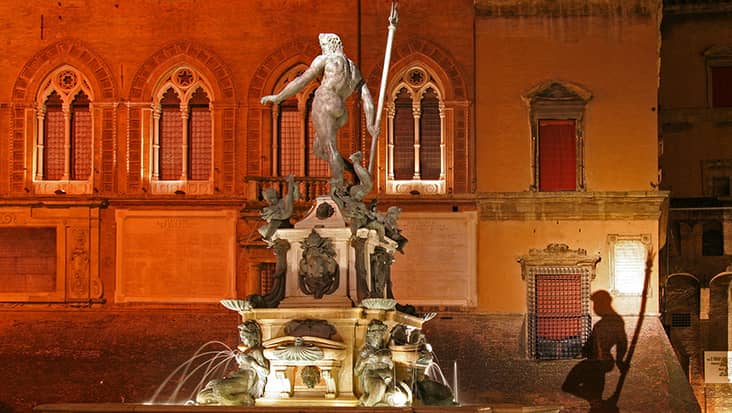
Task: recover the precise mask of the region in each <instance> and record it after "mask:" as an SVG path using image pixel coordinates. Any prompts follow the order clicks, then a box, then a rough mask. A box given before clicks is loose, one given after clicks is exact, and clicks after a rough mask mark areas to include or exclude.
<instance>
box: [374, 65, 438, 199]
mask: <svg viewBox="0 0 732 413" xmlns="http://www.w3.org/2000/svg"><path fill="white" fill-rule="evenodd" d="M442 95H443V94H442V92H441V90H440V87H439V86H438V85H437V82H436V81H435V78H434V77H433V75H432V74H430V72H429V71H428V70H426V69H424V68H423V67H421V66H413V67H410V68H408V69H407V70H405V71H403V72H402V73H401V76H400V77H399V80H398V83H397V85H396V87H394V88H393V89H392V93H391V95H390V99H389V102H388V107H387V110H388V131H387V157H386V158H387V162H386V167H387V173H386V191H387V193H409V192H410V191H418V192H419V193H425V194H444V193H446V189H447V188H446V187H447V186H446V166H447V165H446V143H445V141H446V133H445V104H444V102H443V97H442Z"/></svg>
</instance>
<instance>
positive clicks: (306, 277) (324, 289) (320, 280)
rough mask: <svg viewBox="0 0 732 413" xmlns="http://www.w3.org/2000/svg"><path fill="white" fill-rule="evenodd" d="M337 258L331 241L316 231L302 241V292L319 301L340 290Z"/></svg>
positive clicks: (300, 283)
mask: <svg viewBox="0 0 732 413" xmlns="http://www.w3.org/2000/svg"><path fill="white" fill-rule="evenodd" d="M335 256H336V251H335V249H334V248H333V245H332V242H331V240H329V239H328V238H322V237H321V236H320V235H319V234H318V233H317V232H315V230H313V231H312V232H311V233H310V235H308V237H307V238H305V240H304V241H302V258H300V264H299V277H298V281H299V285H300V290H302V292H304V293H305V294H307V295H312V296H314V297H315V298H318V299H319V298H323V296H324V295H328V294H332V293H334V292H335V291H336V290H337V289H338V282H339V271H338V262H337V261H336V260H335V258H334V257H335Z"/></svg>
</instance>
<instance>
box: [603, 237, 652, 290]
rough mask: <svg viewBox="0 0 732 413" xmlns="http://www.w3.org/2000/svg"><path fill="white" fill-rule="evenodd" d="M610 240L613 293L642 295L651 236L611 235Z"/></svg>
mask: <svg viewBox="0 0 732 413" xmlns="http://www.w3.org/2000/svg"><path fill="white" fill-rule="evenodd" d="M608 240H609V243H610V268H611V272H612V284H613V287H612V290H613V293H614V294H619V295H641V294H642V293H643V282H644V281H645V275H646V256H647V254H648V246H649V245H650V242H651V241H650V235H637V236H636V235H630V236H626V235H609V236H608Z"/></svg>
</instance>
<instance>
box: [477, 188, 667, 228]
mask: <svg viewBox="0 0 732 413" xmlns="http://www.w3.org/2000/svg"><path fill="white" fill-rule="evenodd" d="M477 202H478V210H479V211H480V219H481V220H482V221H509V220H517V221H523V220H657V219H660V218H661V213H662V212H663V210H664V209H665V208H667V206H668V192H665V191H658V192H640V191H638V192H502V193H482V194H479V195H478V199H477Z"/></svg>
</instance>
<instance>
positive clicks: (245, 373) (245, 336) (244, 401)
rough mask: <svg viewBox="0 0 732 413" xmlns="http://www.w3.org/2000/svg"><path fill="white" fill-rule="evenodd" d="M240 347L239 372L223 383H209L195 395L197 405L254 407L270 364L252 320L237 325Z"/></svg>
mask: <svg viewBox="0 0 732 413" xmlns="http://www.w3.org/2000/svg"><path fill="white" fill-rule="evenodd" d="M239 338H240V340H241V345H240V346H239V352H238V353H237V354H236V362H237V364H238V365H239V368H238V369H237V370H235V371H234V372H233V373H231V375H229V376H227V377H224V378H223V379H216V380H211V381H209V382H208V383H207V384H206V386H205V387H204V388H203V389H202V390H201V391H199V392H198V394H197V395H196V404H199V405H221V406H253V405H254V400H255V399H256V398H258V397H261V396H262V394H264V387H265V385H266V384H267V375H269V361H268V360H267V359H266V358H264V353H263V351H262V332H261V329H260V328H259V324H257V322H256V321H254V320H247V321H245V322H243V323H241V324H239Z"/></svg>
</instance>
